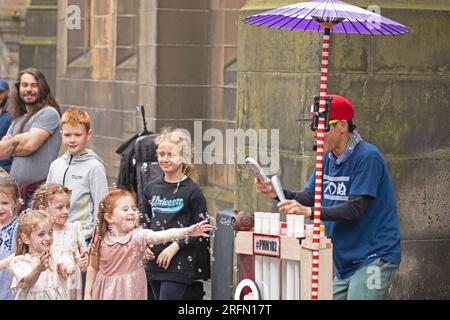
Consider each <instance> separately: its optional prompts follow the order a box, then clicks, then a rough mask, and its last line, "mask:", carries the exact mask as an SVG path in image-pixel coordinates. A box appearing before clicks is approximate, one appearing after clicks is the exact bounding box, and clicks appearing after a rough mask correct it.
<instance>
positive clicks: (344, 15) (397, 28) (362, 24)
mask: <svg viewBox="0 0 450 320" xmlns="http://www.w3.org/2000/svg"><path fill="white" fill-rule="evenodd" d="M244 21H245V22H247V23H250V24H255V25H258V26H264V27H272V28H279V29H289V30H304V31H307V30H308V31H316V32H323V33H324V35H323V49H322V67H321V78H320V101H319V108H318V112H317V111H316V112H315V114H314V116H315V120H314V121H316V119H317V124H318V126H317V135H316V137H317V154H316V181H315V190H314V231H313V244H314V250H313V253H312V277H311V299H312V300H317V299H318V290H319V244H320V208H321V200H322V176H323V172H322V168H323V142H324V135H325V131H326V130H329V125H328V123H326V119H328V116H327V113H328V108H327V106H328V104H329V102H327V86H328V61H329V51H330V50H329V47H330V34H331V31H333V32H339V33H356V34H372V35H396V34H402V33H406V32H409V31H410V29H409V28H408V27H406V26H404V25H402V24H400V23H397V22H395V21H392V20H390V19H387V18H384V17H382V16H381V15H379V14H376V13H374V12H372V11H368V10H364V9H361V8H359V7H356V6H353V5H350V4H347V3H345V2H342V1H339V0H316V1H312V2H301V3H296V4H292V5H289V6H285V7H281V8H278V9H274V10H270V11H266V12H262V13H259V14H256V15H253V16H249V17H247V18H245V20H244ZM314 126H315V125H314ZM326 128H327V129H326Z"/></svg>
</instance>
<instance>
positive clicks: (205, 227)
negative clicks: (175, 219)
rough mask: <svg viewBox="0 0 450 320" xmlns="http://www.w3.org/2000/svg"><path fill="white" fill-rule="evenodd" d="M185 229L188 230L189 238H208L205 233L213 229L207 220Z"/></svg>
mask: <svg viewBox="0 0 450 320" xmlns="http://www.w3.org/2000/svg"><path fill="white" fill-rule="evenodd" d="M187 229H188V236H190V237H209V236H208V235H207V234H206V233H205V232H209V231H211V230H213V229H214V227H213V226H212V225H210V224H208V220H207V219H205V220H203V221H201V222H199V223H196V224H193V225H192V226H190V227H188V228H187Z"/></svg>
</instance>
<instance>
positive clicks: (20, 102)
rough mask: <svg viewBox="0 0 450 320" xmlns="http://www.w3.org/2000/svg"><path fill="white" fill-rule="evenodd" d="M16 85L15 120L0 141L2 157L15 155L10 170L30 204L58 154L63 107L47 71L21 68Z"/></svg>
mask: <svg viewBox="0 0 450 320" xmlns="http://www.w3.org/2000/svg"><path fill="white" fill-rule="evenodd" d="M15 87H16V88H15V89H16V90H14V93H13V95H12V97H11V98H12V99H10V100H11V101H10V106H9V111H10V113H11V115H12V116H13V119H14V120H13V122H12V124H11V126H10V127H9V129H8V132H7V135H6V136H5V137H4V138H3V139H2V141H1V142H0V159H5V158H8V157H9V156H13V157H14V158H13V162H12V166H11V172H10V173H11V176H12V177H13V178H14V179H15V180H16V182H17V183H18V184H19V188H20V191H21V196H22V198H23V199H24V200H25V199H26V203H27V204H28V203H29V202H30V199H31V196H32V194H33V192H34V191H35V190H36V189H37V188H38V187H39V185H40V184H42V183H43V182H45V180H46V178H47V174H48V170H49V167H50V164H51V163H52V161H53V160H55V159H56V158H57V156H58V152H59V147H60V145H61V134H60V128H59V123H60V109H59V105H58V103H57V102H56V100H55V98H54V96H53V94H52V93H51V90H50V87H49V85H48V82H47V79H46V78H45V75H44V74H43V73H42V72H41V71H39V70H37V69H35V68H29V69H26V70H23V71H21V72H20V73H19V75H18V77H17V80H16V83H15ZM27 206H28V207H29V205H27Z"/></svg>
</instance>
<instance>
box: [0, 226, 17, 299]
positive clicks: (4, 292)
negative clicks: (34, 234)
mask: <svg viewBox="0 0 450 320" xmlns="http://www.w3.org/2000/svg"><path fill="white" fill-rule="evenodd" d="M18 222H19V219H18V218H16V219H14V220H13V221H11V222H10V223H8V224H7V225H6V226H4V227H3V228H1V229H0V260H3V259H5V258H8V257H9V256H10V255H11V254H13V253H14V251H16V233H17V226H18V225H19V223H18ZM13 277H14V276H13V274H12V273H11V272H10V271H9V270H8V269H7V268H5V269H3V270H0V300H14V298H15V294H14V293H13V292H12V291H11V282H12V280H13Z"/></svg>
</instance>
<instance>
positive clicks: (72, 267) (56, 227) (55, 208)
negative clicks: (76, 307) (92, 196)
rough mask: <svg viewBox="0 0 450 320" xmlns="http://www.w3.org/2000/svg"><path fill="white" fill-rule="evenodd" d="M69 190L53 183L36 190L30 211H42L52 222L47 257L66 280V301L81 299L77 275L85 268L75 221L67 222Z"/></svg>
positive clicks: (84, 249) (78, 230) (80, 240)
mask: <svg viewBox="0 0 450 320" xmlns="http://www.w3.org/2000/svg"><path fill="white" fill-rule="evenodd" d="M70 195H71V191H70V190H69V189H68V188H66V187H63V186H62V185H60V184H56V183H47V184H44V185H42V186H41V187H39V189H37V190H36V192H35V194H34V197H33V203H32V208H33V209H39V210H46V211H47V212H48V213H49V214H50V219H51V222H52V223H53V245H52V249H51V254H52V258H53V261H54V262H55V265H56V268H57V269H58V271H59V272H60V273H61V274H62V275H63V276H64V277H66V278H67V290H68V292H69V299H70V300H81V298H82V290H81V286H82V284H81V272H85V271H86V269H87V265H88V255H87V249H86V245H85V241H84V237H83V233H82V231H81V224H80V222H79V221H76V222H74V223H70V222H67V219H68V218H69V214H70Z"/></svg>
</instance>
